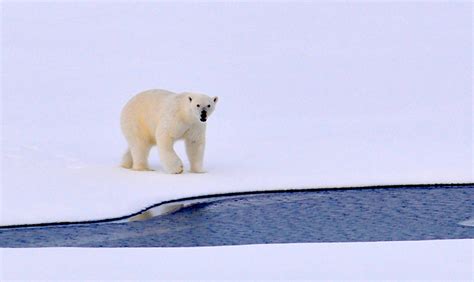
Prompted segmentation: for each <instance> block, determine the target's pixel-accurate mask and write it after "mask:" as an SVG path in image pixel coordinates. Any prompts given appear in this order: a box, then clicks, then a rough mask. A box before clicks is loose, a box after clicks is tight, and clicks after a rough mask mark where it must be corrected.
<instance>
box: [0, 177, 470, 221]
mask: <svg viewBox="0 0 474 282" xmlns="http://www.w3.org/2000/svg"><path fill="white" fill-rule="evenodd" d="M473 185H474V183H434V184H393V185H372V186H354V187H333V188H302V189H275V190H266V191H265V190H262V191H248V192H231V193H221V194H207V195H201V196H193V197H185V198H179V199H172V200H168V201H163V202H160V203H156V204H153V205H151V206H148V207H146V208H144V209H142V210H140V211H137V212H134V213H131V214H128V215H123V216H119V217H112V218H105V219H95V220H84V221H59V222H45V223H32V224H12V225H0V230H2V229H12V228H29V227H53V226H69V225H84V224H97V223H110V222H116V221H121V220H126V219H129V218H131V217H134V216H137V215H139V214H142V213H144V212H146V211H147V210H150V209H152V208H156V207H159V206H162V205H165V204H172V203H178V202H184V201H194V200H201V199H209V198H220V197H233V196H246V195H259V194H273V193H286V192H291V193H304V192H318V191H320V192H324V191H341V190H367V189H369V190H370V189H392V188H417V189H432V188H439V187H445V188H449V187H464V186H473Z"/></svg>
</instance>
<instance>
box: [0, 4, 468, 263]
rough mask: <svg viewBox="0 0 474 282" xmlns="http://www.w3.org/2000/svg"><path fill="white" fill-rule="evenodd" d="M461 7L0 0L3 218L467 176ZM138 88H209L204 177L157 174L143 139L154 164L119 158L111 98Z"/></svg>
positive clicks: (105, 213) (95, 213) (123, 97)
mask: <svg viewBox="0 0 474 282" xmlns="http://www.w3.org/2000/svg"><path fill="white" fill-rule="evenodd" d="M471 6H472V4H471V3H384V4H377V3H299V4H292V3H244V2H239V3H169V2H148V3H144V2H140V3H127V2H108V3H105V2H103V3H93V2H74V3H60V2H57V3H50V2H41V3H28V2H13V1H11V2H2V10H3V11H2V44H1V47H2V63H1V65H2V89H1V91H2V93H1V95H2V96H1V100H2V101H1V102H2V168H1V171H2V189H1V194H0V196H1V219H0V225H10V224H27V223H40V222H56V221H78V220H93V219H103V218H110V217H117V216H123V215H126V214H130V213H133V212H136V211H139V210H141V209H143V208H145V207H147V206H150V205H152V204H155V203H158V202H161V201H165V200H170V199H178V198H182V197H188V196H196V195H205V194H214V193H225V192H238V191H253V190H268V189H293V188H322V187H338V186H359V185H380V184H416V183H461V182H473V174H472V172H473V171H472V155H473V152H472V129H473V128H472V126H473V125H472V124H473V123H472V119H471V114H472V58H471V49H472V45H471V44H472V29H471V11H470V8H471ZM149 88H164V89H169V90H172V91H177V92H180V91H198V92H204V93H208V94H209V95H212V96H214V95H217V96H219V97H220V100H219V104H218V106H217V109H216V112H215V113H214V114H213V116H212V117H211V118H210V120H209V124H208V138H207V139H208V144H207V151H206V157H205V166H206V168H207V170H208V173H207V174H190V173H188V172H187V173H185V174H183V175H166V174H164V173H162V172H161V169H160V166H159V163H158V158H157V153H156V151H153V153H152V155H151V164H152V167H153V168H155V169H157V171H154V172H134V171H128V170H125V169H122V168H119V167H118V164H119V161H120V158H121V155H122V154H123V152H124V151H125V147H126V144H125V141H124V139H123V137H122V136H121V133H120V129H119V114H120V110H121V108H122V106H123V105H124V104H125V103H126V102H127V100H128V99H129V98H131V97H132V95H134V94H136V93H137V92H139V91H142V90H146V89H149ZM176 149H177V150H178V154H179V155H180V156H181V157H182V158H183V160H185V154H184V150H183V144H182V143H179V144H177V146H176ZM231 250H232V249H231ZM7 252H14V251H7ZM19 252H21V251H19ZM25 252H27V251H25ZM31 252H33V251H31ZM50 252H52V254H55V252H57V253H56V254H57V255H58V256H60V255H61V253H62V254H64V253H67V252H68V251H64V250H51V251H50ZM71 252H77V253H78V254H81V252H88V251H80V250H71ZM94 252H96V251H94ZM131 252H132V253H133V252H134V251H131ZM152 252H154V251H152ZM156 252H160V251H156ZM163 252H166V251H163ZM97 253H100V251H97ZM25 254H26V253H25ZM82 254H84V253H82ZM436 271H441V270H439V269H437V270H436Z"/></svg>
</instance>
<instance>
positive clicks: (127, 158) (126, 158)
mask: <svg viewBox="0 0 474 282" xmlns="http://www.w3.org/2000/svg"><path fill="white" fill-rule="evenodd" d="M132 166H133V160H132V154H131V153H130V149H127V152H125V154H124V155H123V158H122V167H124V168H132Z"/></svg>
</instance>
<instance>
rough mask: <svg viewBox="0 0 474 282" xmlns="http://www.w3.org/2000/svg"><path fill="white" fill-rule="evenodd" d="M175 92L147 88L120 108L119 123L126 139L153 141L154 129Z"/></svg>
mask: <svg viewBox="0 0 474 282" xmlns="http://www.w3.org/2000/svg"><path fill="white" fill-rule="evenodd" d="M175 97H176V94H175V93H173V92H171V91H167V90H161V89H154V90H147V91H144V92H141V93H139V94H137V95H136V96H134V97H133V98H132V99H130V101H128V103H127V104H126V105H125V107H124V108H123V110H122V114H121V118H120V123H121V127H122V131H123V133H124V135H125V137H126V138H127V139H130V138H132V139H140V140H148V141H149V142H150V143H154V135H155V129H156V128H157V126H158V124H159V123H160V121H161V120H160V119H161V116H162V114H163V113H164V112H166V111H167V110H168V107H169V104H170V103H172V101H173V99H174V98H175Z"/></svg>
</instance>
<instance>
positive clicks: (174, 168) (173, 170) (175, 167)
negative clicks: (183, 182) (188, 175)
mask: <svg viewBox="0 0 474 282" xmlns="http://www.w3.org/2000/svg"><path fill="white" fill-rule="evenodd" d="M165 170H166V172H167V173H170V174H180V173H183V171H184V167H183V163H182V162H181V160H180V159H179V158H176V159H174V160H172V161H171V162H169V163H168V164H167V165H165Z"/></svg>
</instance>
